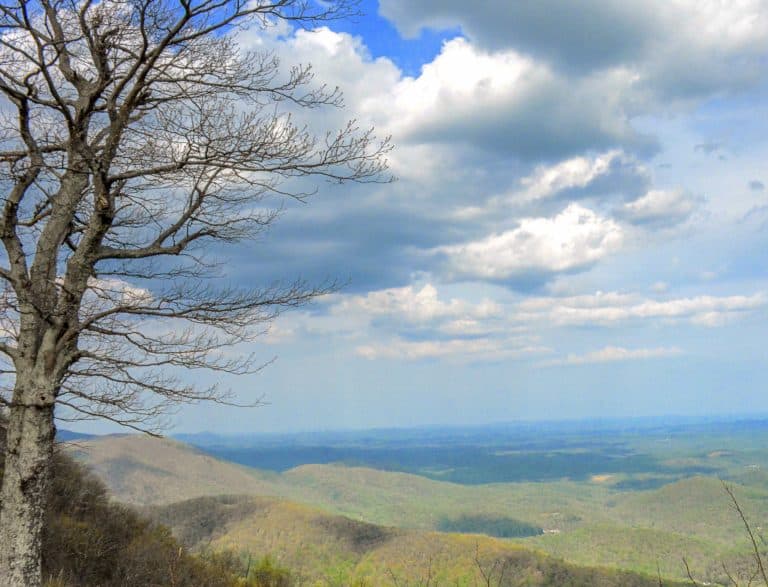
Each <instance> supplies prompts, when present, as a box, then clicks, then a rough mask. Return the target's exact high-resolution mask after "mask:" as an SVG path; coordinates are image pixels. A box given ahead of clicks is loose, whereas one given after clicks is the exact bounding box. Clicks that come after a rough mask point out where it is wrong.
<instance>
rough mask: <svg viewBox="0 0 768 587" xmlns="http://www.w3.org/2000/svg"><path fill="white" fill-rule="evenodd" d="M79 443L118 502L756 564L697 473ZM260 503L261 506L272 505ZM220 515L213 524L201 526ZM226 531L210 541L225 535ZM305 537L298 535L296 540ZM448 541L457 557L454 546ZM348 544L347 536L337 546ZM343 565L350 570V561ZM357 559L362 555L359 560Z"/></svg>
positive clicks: (588, 560) (748, 490) (623, 559)
mask: <svg viewBox="0 0 768 587" xmlns="http://www.w3.org/2000/svg"><path fill="white" fill-rule="evenodd" d="M71 450H74V451H75V452H76V454H77V455H78V456H79V458H80V459H81V460H84V461H85V462H87V463H88V464H89V465H90V466H91V467H92V468H93V470H94V471H95V472H96V473H97V474H98V475H99V476H100V477H102V478H103V479H104V481H105V482H106V484H107V485H108V486H109V487H110V489H111V491H112V493H113V494H114V495H115V496H116V497H117V498H118V499H120V500H122V501H126V502H130V503H134V504H143V505H148V504H149V505H168V504H172V503H173V502H178V501H182V500H186V499H191V498H201V497H210V498H216V499H219V498H218V497H217V496H220V495H247V496H251V497H254V496H259V497H260V498H264V497H269V496H271V497H279V498H281V499H283V500H287V501H285V502H280V503H286V504H287V503H291V504H292V505H285V506H271V507H273V509H272V510H270V511H272V512H273V513H274V515H277V513H276V512H280V511H283V512H284V510H285V508H287V509H289V510H290V511H291V512H293V514H296V515H298V513H299V512H300V511H303V510H301V508H310V509H312V508H320V509H322V510H323V511H324V512H327V513H328V514H336V515H342V516H345V517H346V518H348V519H352V520H355V521H358V522H365V523H369V524H374V525H376V526H383V527H387V528H399V529H400V530H398V531H399V532H404V534H402V535H399V536H400V537H399V538H398V540H399V541H401V542H402V541H406V542H407V541H408V540H411V539H412V538H410V537H411V534H410V533H409V532H416V531H421V533H419V532H416V533H415V534H414V535H418V536H421V537H422V538H419V540H421V541H423V542H429V540H431V539H429V540H427V539H424V538H423V536H425V535H426V534H424V532H426V533H429V532H431V531H434V530H438V529H440V528H452V527H455V522H456V521H457V520H461V519H462V518H465V517H467V516H471V517H474V518H475V520H481V521H482V520H488V522H489V523H488V530H487V533H488V534H493V528H494V527H496V526H498V525H499V524H497V523H495V522H504V523H506V522H509V523H512V524H514V523H515V522H520V523H521V524H523V525H529V526H532V527H538V528H542V529H543V530H544V532H545V534H544V535H541V536H536V537H530V538H524V539H517V540H516V542H517V543H519V544H520V545H522V546H525V547H526V548H530V547H534V548H537V549H540V550H541V551H543V552H546V553H549V554H552V555H555V556H557V557H560V558H563V559H565V560H568V561H570V562H573V563H578V564H584V565H597V566H603V567H612V568H627V569H632V570H635V571H642V572H645V573H648V574H655V573H656V572H657V569H660V570H661V572H662V574H664V575H665V576H667V577H677V578H681V579H682V578H684V577H685V574H686V571H685V568H684V566H683V564H682V557H686V558H687V559H688V560H689V562H690V563H691V566H692V568H693V569H694V570H695V571H696V572H700V573H701V574H702V575H701V578H702V579H703V580H707V581H710V582H715V581H717V580H719V579H720V578H722V576H723V569H722V566H721V561H727V562H728V563H729V564H730V565H731V568H745V569H749V568H751V564H752V563H751V562H750V561H751V559H750V558H749V556H750V555H749V552H750V550H749V544H748V543H747V542H746V539H745V536H744V532H743V526H742V525H741V521H740V519H739V518H738V516H736V515H735V514H734V512H733V510H732V508H731V507H730V504H729V502H728V499H727V496H726V494H725V493H724V491H723V490H722V486H721V484H720V482H719V481H717V480H716V479H712V478H706V477H692V478H689V479H683V480H680V481H676V482H671V483H667V484H666V485H664V486H662V487H661V488H658V489H652V490H643V491H638V490H627V489H618V488H617V487H616V486H615V485H612V484H611V482H610V481H606V478H608V477H610V475H605V476H596V477H595V478H593V479H591V480H589V481H587V482H582V481H578V482H576V481H568V480H559V481H551V482H546V483H532V482H526V483H496V484H484V485H460V484H455V483H448V482H444V481H436V480H433V479H428V478H426V477H423V476H419V475H414V474H408V473H398V472H392V471H381V470H375V469H369V468H365V467H350V466H344V465H339V464H329V465H303V466H300V467H296V468H294V469H290V470H287V471H285V472H283V473H281V474H280V473H275V472H264V471H259V470H255V469H250V468H247V467H243V466H240V465H236V464H233V463H228V462H223V461H219V460H217V459H215V458H213V457H211V456H208V455H206V454H204V453H202V452H200V451H199V450H196V449H193V448H190V447H189V446H186V445H184V444H182V443H179V442H177V441H172V440H165V439H157V438H150V437H140V436H114V437H100V438H94V439H90V440H88V441H83V442H80V443H78V444H77V446H76V447H73V448H72V449H71ZM737 494H738V495H739V497H740V499H741V501H742V506H743V508H744V511H745V512H746V513H747V515H748V516H749V518H750V519H751V520H753V521H754V523H755V525H756V527H765V525H766V521H767V520H768V492H766V491H765V490H763V489H760V488H759V487H756V486H748V487H743V486H739V487H738V488H737ZM238 499H239V498H238ZM248 503H250V505H247V506H242V504H240V502H237V501H236V502H233V504H230V505H227V508H230V509H231V511H235V512H240V510H239V509H238V508H240V507H245V508H246V509H247V508H250V507H253V505H252V503H251V502H248ZM298 504H304V505H298ZM225 505H226V504H225ZM222 507H223V506H222ZM274 508H277V509H274ZM225 509H226V508H225ZM225 509H222V510H221V511H220V512H219V514H220V515H222V516H223V517H226V519H227V520H229V521H230V522H231V526H228V527H227V530H226V532H225V533H224V534H226V535H228V536H229V537H230V539H229V542H227V543H226V545H228V546H236V545H237V544H239V543H240V542H241V541H242V543H243V544H251V542H249V541H251V540H252V539H253V536H251V534H253V532H255V530H254V528H258V527H259V522H258V516H257V517H256V518H252V519H251V521H250V522H244V524H245V525H241V526H238V525H237V524H236V518H237V517H238V516H239V513H238V516H234V517H233V516H229V517H227V516H224V513H223V512H224V511H225ZM257 509H258V508H257ZM217 511H218V510H217ZM259 511H260V512H261V513H260V514H259V515H263V513H264V511H263V508H262V510H259ZM219 514H217V515H219ZM302 515H303V514H302ZM247 517H248V516H245V517H244V519H245V518H247ZM299 517H301V516H299ZM284 521H285V524H283V526H282V530H281V532H282V535H283V536H284V537H290V536H291V535H292V534H291V533H292V532H293V531H292V530H290V528H291V527H293V526H292V525H293V524H298V526H297V527H299V528H303V529H302V530H301V533H302V535H304V536H307V538H306V540H305V547H306V548H307V549H309V550H310V551H312V552H314V551H316V550H318V549H320V550H322V547H321V546H317V545H316V546H311V547H310V544H311V543H312V541H313V540H314V538H312V540H310V538H309V536H314V537H315V538H317V539H318V540H320V543H319V544H321V545H322V544H324V543H325V542H324V541H327V540H328V537H327V536H325V538H322V537H321V536H320V535H317V534H314V535H313V534H306V532H305V530H306V524H305V523H304V522H302V523H300V524H299V523H298V522H295V521H293V522H289V521H288V520H287V518H286V519H285V520H284ZM215 522H216V520H213V521H208V522H205V524H203V527H205V525H206V524H208V525H210V524H214V523H215ZM472 527H473V528H475V527H477V525H476V524H473V525H472ZM481 529H482V528H481ZM224 534H221V535H219V534H217V535H216V536H218V537H219V538H221V540H222V541H224V542H221V544H222V545H224V543H225V542H226V541H225V540H224V538H223V536H224ZM212 536H213V535H212ZM435 536H441V537H440V538H435V540H436V541H437V542H441V541H443V540H449V539H445V538H442V536H444V535H438V534H436V535H435ZM219 538H217V537H213V538H211V540H213V542H214V543H216V544H219V542H217V540H219ZM295 540H298V538H296V537H294V538H289V539H288V542H289V543H292V542H294V541H295ZM414 540H415V538H414ZM451 540H454V539H453V538H452V539H450V540H449V542H450V541H451ZM456 540H458V539H456ZM509 543H510V542H509V541H508V542H507V544H509ZM277 544H278V542H269V541H267V542H259V541H256V542H253V543H252V549H253V552H254V553H256V554H259V553H262V554H263V553H264V552H265V550H264V549H266V552H272V550H271V549H272V546H270V545H273V546H274V545H277ZM249 548H251V547H249ZM281 548H282V547H281ZM382 548H383V545H382ZM446 548H447V550H448V552H453V553H454V554H455V555H456V556H458V554H457V553H456V552H454V551H453V550H452V547H451V548H448V547H446ZM343 550H344V549H343V548H341V547H340V546H339V545H335V546H334V547H333V549H332V551H333V552H341V551H343ZM305 555H306V554H305ZM306 556H308V555H306ZM318 556H320V555H318ZM366 556H367V555H366ZM371 556H373V555H371ZM323 557H324V558H325V560H327V561H329V564H330V562H332V560H335V559H333V557H332V556H330V555H323V556H321V558H323ZM310 558H311V557H310ZM345 560H346V561H347V562H343V561H345ZM287 562H289V563H290V562H292V561H291V560H288V561H287ZM336 563H338V564H341V565H342V567H344V568H346V569H347V570H349V569H350V568H351V567H350V565H351V563H349V559H348V558H343V557H342V559H341V561H336ZM336 563H334V564H336ZM342 563H343V564H342ZM357 564H362V561H361V562H360V563H355V568H356V565H357Z"/></svg>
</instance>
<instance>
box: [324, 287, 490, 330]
mask: <svg viewBox="0 0 768 587" xmlns="http://www.w3.org/2000/svg"><path fill="white" fill-rule="evenodd" d="M331 311H332V312H333V313H334V314H348V313H350V312H362V313H364V314H367V315H369V316H390V317H397V318H400V319H402V320H405V321H407V322H410V323H413V324H423V323H428V322H435V321H441V320H445V319H449V320H451V321H452V322H456V321H457V320H465V321H467V322H470V323H474V324H476V323H477V319H488V318H495V317H498V316H499V314H500V312H501V308H500V307H499V306H498V305H497V304H495V303H494V302H492V301H490V300H483V301H481V302H479V303H477V304H472V303H470V302H467V301H464V300H459V299H457V298H452V299H451V300H449V301H443V300H441V299H440V298H439V296H438V292H437V288H435V286H433V285H431V284H426V285H424V286H423V287H422V288H421V289H416V288H414V287H413V286H410V285H409V286H407V287H400V288H390V289H384V290H379V291H372V292H370V293H368V294H366V295H365V296H349V297H343V298H342V299H341V301H339V302H338V303H337V304H336V305H334V306H333V308H332V310H331Z"/></svg>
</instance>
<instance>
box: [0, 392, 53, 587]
mask: <svg viewBox="0 0 768 587" xmlns="http://www.w3.org/2000/svg"><path fill="white" fill-rule="evenodd" d="M14 395H15V396H17V397H18V399H19V400H20V402H22V403H28V406H29V407H28V406H24V407H18V408H16V409H12V410H11V411H10V415H9V420H8V429H7V440H6V442H7V448H6V456H5V472H4V482H3V490H2V495H1V497H0V499H2V502H1V503H0V527H2V528H3V542H2V543H0V569H2V570H3V571H2V572H3V573H4V575H3V577H2V580H1V581H2V585H3V586H4V587H38V586H39V585H41V557H40V553H41V542H42V532H43V519H44V513H45V504H46V496H47V492H48V487H49V483H50V469H51V456H52V453H53V440H54V435H55V428H54V424H53V403H52V402H50V401H45V399H43V401H42V402H41V401H40V399H41V397H44V396H46V395H48V394H46V393H45V392H43V393H42V394H40V393H38V392H37V391H36V390H35V389H34V388H33V387H32V386H30V387H28V388H18V389H17V393H15V394H14Z"/></svg>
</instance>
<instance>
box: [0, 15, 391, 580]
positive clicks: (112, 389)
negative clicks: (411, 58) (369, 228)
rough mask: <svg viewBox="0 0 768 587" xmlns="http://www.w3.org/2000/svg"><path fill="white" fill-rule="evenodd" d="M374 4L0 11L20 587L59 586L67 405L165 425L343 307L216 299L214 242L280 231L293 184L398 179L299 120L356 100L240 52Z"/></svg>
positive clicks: (233, 292)
mask: <svg viewBox="0 0 768 587" xmlns="http://www.w3.org/2000/svg"><path fill="white" fill-rule="evenodd" d="M355 4H356V1H355V0H323V1H322V2H321V1H319V0H317V1H315V0H100V1H97V0H34V1H26V0H19V1H18V2H0V96H2V98H1V99H0V182H1V183H2V188H1V189H0V194H2V195H1V196H0V197H2V210H0V240H1V241H2V245H3V247H2V251H3V252H2V253H1V254H0V354H2V357H3V358H4V363H3V365H4V366H3V368H2V373H3V374H4V378H5V381H6V383H7V385H6V387H5V388H4V390H3V391H1V392H0V403H2V404H4V405H5V406H6V408H7V412H8V418H9V421H8V442H7V451H6V457H5V476H4V480H3V486H2V504H1V505H0V576H2V577H3V581H4V585H9V586H21V585H24V586H35V585H39V584H40V582H41V577H40V533H41V524H42V519H43V517H42V516H43V505H44V500H45V495H46V489H47V486H48V482H49V469H50V460H51V451H52V447H53V440H54V433H55V429H54V410H55V408H56V406H57V405H58V406H66V407H67V410H68V412H67V413H69V414H72V413H77V414H80V415H82V416H85V417H105V418H109V419H112V420H114V421H116V422H119V423H121V424H124V425H127V426H133V427H135V428H139V429H147V428H151V426H152V425H153V423H156V422H157V417H158V416H159V415H161V414H162V413H163V410H164V409H165V408H167V407H168V406H171V405H173V404H176V403H177V402H194V401H198V400H214V401H227V397H228V396H226V394H224V393H223V392H222V391H221V390H219V389H216V388H211V389H198V388H195V387H193V386H189V385H187V384H185V383H184V382H183V381H181V380H179V379H177V378H176V377H175V376H174V371H175V370H176V369H179V368H184V369H215V370H220V371H224V372H228V373H244V372H248V371H250V370H252V369H254V368H258V366H256V367H254V364H253V362H252V359H251V357H239V358H232V357H233V356H235V355H234V354H233V353H231V352H222V349H224V348H227V347H229V348H230V349H231V347H233V346H235V345H238V344H240V343H243V342H245V341H248V340H250V339H251V338H252V337H253V336H255V335H257V334H259V333H260V332H262V331H263V329H264V328H265V327H266V324H267V323H268V322H269V321H270V320H271V319H272V318H274V317H275V315H276V314H277V313H278V312H280V311H281V310H282V309H285V308H290V307H293V306H297V305H300V304H303V303H305V302H307V301H308V300H310V299H312V298H313V297H315V296H317V295H318V294H321V293H323V292H324V291H327V287H322V286H321V287H308V286H306V285H305V284H304V283H301V282H298V283H292V284H288V285H283V286H280V285H273V286H268V287H265V288H264V289H259V290H255V291H254V290H250V291H241V290H239V289H236V288H230V287H217V286H216V284H217V283H218V282H217V281H216V280H215V279H213V277H215V275H216V266H215V264H213V263H212V262H211V261H210V259H208V258H207V256H206V255H205V247H210V245H211V243H214V242H224V243H229V242H236V241H240V240H243V239H247V238H250V237H253V236H254V235H257V234H259V233H260V232H261V231H263V230H264V229H265V228H266V227H267V226H269V225H270V223H271V222H272V221H273V220H274V219H275V213H274V211H269V210H266V211H265V208H264V206H265V204H264V203H260V200H262V198H264V197H265V196H267V195H269V194H277V195H281V196H288V197H296V198H303V197H304V196H305V195H307V194H306V193H304V192H302V191H301V188H298V187H293V188H292V187H291V186H296V185H299V184H296V183H290V182H288V183H286V182H285V181H284V180H286V179H291V178H301V177H307V176H309V177H322V178H326V179H329V180H331V181H347V180H352V181H379V180H382V179H386V178H382V176H381V174H382V173H383V172H384V169H385V166H386V162H385V159H384V155H385V153H386V151H387V150H388V148H389V145H388V142H387V141H386V140H384V141H377V140H376V138H375V137H374V136H373V134H372V132H371V131H365V130H359V129H357V128H356V125H355V124H354V123H349V124H348V125H347V126H345V127H343V128H342V129H341V130H339V131H337V132H333V133H330V134H327V135H322V134H321V135H320V136H317V135H315V134H313V132H312V131H310V130H309V129H308V128H306V127H303V126H302V125H300V124H298V123H296V122H294V120H295V117H292V115H291V113H294V114H295V113H296V112H297V111H301V110H302V109H308V108H315V107H320V106H337V105H340V103H341V97H340V94H339V93H338V92H337V91H336V90H334V89H329V88H325V87H323V86H317V85H315V84H313V82H312V73H311V71H310V68H309V67H308V66H302V65H299V66H295V67H292V68H287V69H286V68H282V67H281V65H280V63H279V61H278V59H277V57H276V56H275V55H274V54H271V53H269V52H255V53H244V52H241V51H240V49H239V47H238V44H237V42H236V39H235V38H234V35H236V34H237V32H238V31H239V30H240V29H242V28H243V27H246V26H251V27H262V28H266V27H269V26H272V25H273V24H274V23H276V22H280V21H283V22H285V21H290V22H292V23H295V24H296V25H297V26H311V25H312V24H313V23H315V22H318V21H324V20H328V19H334V18H340V17H342V16H345V15H348V14H350V13H351V11H353V10H354V8H355ZM295 181H299V180H295ZM208 278H210V279H208ZM235 350H236V349H235Z"/></svg>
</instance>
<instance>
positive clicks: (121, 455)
mask: <svg viewBox="0 0 768 587" xmlns="http://www.w3.org/2000/svg"><path fill="white" fill-rule="evenodd" d="M69 450H70V451H71V452H72V454H73V456H74V457H75V458H77V459H78V460H80V461H83V462H85V463H86V464H87V465H88V466H89V467H90V469H91V470H92V471H93V472H94V473H95V474H96V475H97V476H98V477H100V478H101V479H102V480H103V481H104V482H105V483H106V484H107V486H108V487H109V489H110V491H111V492H112V494H113V495H114V496H115V497H116V498H117V499H118V500H120V501H122V502H125V503H131V504H136V505H147V504H161V503H172V502H175V501H180V500H184V499H190V498H193V497H200V496H204V495H220V494H230V493H242V494H252V495H272V494H274V491H275V490H274V487H273V481H274V480H276V479H277V478H278V476H277V475H275V474H271V473H262V472H259V471H256V470H255V469H249V468H246V467H241V466H239V465H233V464H231V463H225V462H223V461H219V460H217V459H214V458H213V457H210V456H207V455H205V454H203V453H201V452H199V451H198V450H196V449H193V448H191V447H189V446H187V445H184V444H182V443H180V442H177V441H174V440H168V439H163V438H153V437H151V436H139V435H129V434H125V435H113V436H100V437H95V438H91V439H88V440H85V441H81V442H78V443H77V444H76V445H74V446H72V447H70V449H69Z"/></svg>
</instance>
